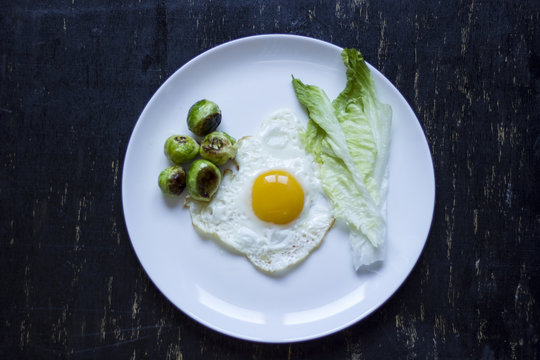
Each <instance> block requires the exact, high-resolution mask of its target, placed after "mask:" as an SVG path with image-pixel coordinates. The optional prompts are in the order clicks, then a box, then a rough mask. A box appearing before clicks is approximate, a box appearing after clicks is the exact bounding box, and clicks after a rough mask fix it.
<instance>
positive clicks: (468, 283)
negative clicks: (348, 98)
mask: <svg viewBox="0 0 540 360" xmlns="http://www.w3.org/2000/svg"><path fill="white" fill-rule="evenodd" d="M0 9H1V15H0V29H1V34H2V36H1V38H0V80H1V86H0V126H1V128H2V129H1V131H0V144H1V147H0V149H1V153H0V155H1V158H0V161H1V166H2V172H1V177H0V199H1V202H0V203H1V207H2V216H1V220H0V226H1V227H0V235H1V236H0V271H1V273H2V277H1V285H2V289H3V290H2V292H0V357H1V358H6V359H7V358H12V359H16V358H113V357H115V358H121V359H128V358H129V359H144V358H159V359H239V358H253V359H275V358H282V359H355V360H356V359H370V358H403V359H415V358H427V359H446V358H473V359H535V358H539V357H540V354H539V348H540V346H539V339H538V320H537V319H538V318H539V317H540V311H539V304H538V299H539V293H538V292H539V286H538V284H539V280H540V279H539V277H540V262H539V260H538V257H539V255H540V253H539V250H540V245H539V242H538V239H539V233H538V229H539V227H538V225H539V220H540V216H539V208H540V206H539V204H540V195H539V190H538V178H539V175H540V136H539V134H540V121H539V120H540V119H539V114H540V112H539V110H540V109H539V108H538V104H539V100H540V98H539V91H540V42H539V38H538V33H539V32H538V30H539V25H538V24H539V23H540V22H539V14H540V11H539V5H538V3H537V2H535V1H521V2H517V3H516V2H511V1H500V2H484V1H479V0H468V1H453V2H443V1H434V2H411V1H399V2H396V1H359V0H357V1H351V0H343V1H330V2H325V1H306V0H302V1H296V2H280V1H273V0H269V1H236V2H233V1H212V0H205V1H180V2H173V1H162V0H161V1H160V0H153V1H122V2H108V1H97V0H95V1H94V0H92V1H84V2H83V1H79V0H70V1H53V2H50V1H20V2H3V3H2V4H1V5H0ZM261 33H294V34H300V35H306V36H312V37H315V38H319V39H322V40H326V41H330V42H333V43H335V44H338V45H340V46H343V47H355V48H358V49H360V50H361V51H362V52H363V53H364V55H365V57H366V59H367V60H368V61H369V62H370V63H372V64H373V65H375V66H376V67H377V68H379V69H380V70H381V71H382V72H383V73H384V74H385V75H386V76H387V77H388V78H389V79H390V81H392V82H393V83H394V84H395V85H396V86H397V87H398V88H399V89H400V91H401V92H402V93H403V94H404V96H405V97H406V98H407V99H408V100H409V102H410V104H411V106H412V107H413V109H414V110H415V112H416V114H417V115H418V118H419V120H420V122H421V124H422V126H423V128H424V131H425V133H426V137H427V139H428V142H429V145H430V149H431V152H432V155H433V160H434V166H435V172H436V188H437V204H436V209H435V214H434V219H433V226H432V229H431V234H430V236H429V239H428V242H427V245H426V248H425V249H424V252H423V254H422V257H421V258H420V260H419V263H418V264H417V266H416V268H415V269H414V270H413V272H412V274H411V275H410V277H409V278H408V279H407V281H406V282H405V284H404V285H403V286H402V287H401V288H400V289H399V291H398V292H397V293H396V294H395V296H393V297H392V298H391V299H390V300H389V301H388V302H387V303H386V304H385V305H384V306H383V307H382V308H381V309H380V310H378V311H377V312H375V313H374V314H373V315H371V316H370V317H369V318H368V319H366V320H365V321H362V322H360V323H358V324H355V325H353V326H351V327H350V328H348V329H346V330H344V331H341V332H339V333H336V334H334V335H331V336H328V337H325V338H322V339H319V340H316V341H310V342H304V343H294V344H281V345H272V344H257V343H251V342H245V341H241V340H237V339H233V338H230V337H227V336H225V335H221V334H219V333H216V332H214V331H212V330H209V329H207V328H205V327H204V326H202V325H200V324H198V323H196V322H195V321H193V320H191V319H190V318H189V317H187V316H186V315H185V314H183V313H182V312H180V311H178V310H177V309H176V308H175V307H174V306H172V305H171V304H170V303H169V302H168V301H167V300H166V299H165V298H164V297H163V296H162V295H161V294H160V292H159V291H158V290H157V289H156V288H155V286H154V285H153V284H152V283H151V282H150V280H149V279H148V277H147V276H146V274H145V273H144V270H143V269H142V268H141V266H140V264H139V263H138V261H137V259H136V256H135V254H134V252H133V249H132V247H131V244H130V242H129V238H128V235H127V232H126V228H125V225H124V220H123V214H122V204H121V172H122V165H123V157H124V154H125V149H126V146H127V143H128V140H129V136H130V134H131V130H132V128H133V126H134V125H135V122H136V120H137V118H138V116H139V114H140V112H141V111H142V109H143V108H144V106H145V104H146V102H147V101H148V100H149V99H150V97H151V95H152V94H153V93H154V91H155V90H157V88H158V87H159V86H160V85H161V84H162V83H163V82H164V81H165V79H166V78H167V77H168V76H170V75H171V74H172V73H173V72H174V71H175V70H176V69H177V68H179V67H180V66H181V65H183V64H184V63H185V62H186V61H188V60H189V59H191V58H193V57H194V56H196V55H197V54H199V53H201V52H202V51H204V50H207V49H209V48H211V47H213V46H215V45H218V44H221V43H223V42H225V41H228V40H231V39H235V38H238V37H243V36H248V35H253V34H261Z"/></svg>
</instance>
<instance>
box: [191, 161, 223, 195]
mask: <svg viewBox="0 0 540 360" xmlns="http://www.w3.org/2000/svg"><path fill="white" fill-rule="evenodd" d="M219 184H221V172H220V171H219V169H218V167H217V166H216V165H214V164H212V163H211V162H210V161H207V160H203V159H199V160H195V161H194V162H193V164H191V167H190V168H189V171H188V175H187V189H188V192H189V195H190V196H191V197H192V198H193V199H195V200H200V201H210V200H211V199H212V197H213V196H214V194H215V193H216V192H217V190H218V188H219Z"/></svg>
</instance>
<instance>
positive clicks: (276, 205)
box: [252, 170, 304, 224]
mask: <svg viewBox="0 0 540 360" xmlns="http://www.w3.org/2000/svg"><path fill="white" fill-rule="evenodd" d="M252 206H253V211H254V212H255V215H257V217H258V218H259V219H261V220H263V221H267V222H271V223H274V224H287V223H290V222H291V221H293V220H294V219H296V218H297V217H298V215H300V213H301V212H302V209H303V208H304V191H303V190H302V186H300V184H299V183H298V181H297V180H296V179H295V178H294V177H293V176H292V175H291V174H289V173H288V172H286V171H283V170H270V171H267V172H264V173H262V174H261V175H259V176H258V177H257V178H256V179H255V182H254V183H253V189H252Z"/></svg>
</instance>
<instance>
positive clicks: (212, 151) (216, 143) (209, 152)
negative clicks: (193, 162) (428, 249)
mask: <svg viewBox="0 0 540 360" xmlns="http://www.w3.org/2000/svg"><path fill="white" fill-rule="evenodd" d="M201 156H202V157H203V158H204V159H206V160H209V161H211V162H213V163H214V164H216V165H223V164H225V163H226V162H227V160H229V159H234V157H235V156H236V140H234V138H233V137H231V136H230V135H229V134H227V133H225V132H219V131H214V132H212V133H210V134H208V135H206V137H205V138H204V139H203V141H202V142H201Z"/></svg>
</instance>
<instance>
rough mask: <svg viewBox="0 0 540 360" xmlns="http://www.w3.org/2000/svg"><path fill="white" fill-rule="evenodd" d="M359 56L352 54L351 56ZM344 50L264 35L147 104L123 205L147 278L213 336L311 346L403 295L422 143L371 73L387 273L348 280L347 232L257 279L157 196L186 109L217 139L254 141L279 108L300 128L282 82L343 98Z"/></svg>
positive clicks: (207, 62) (233, 47) (429, 203)
mask: <svg viewBox="0 0 540 360" xmlns="http://www.w3.org/2000/svg"><path fill="white" fill-rule="evenodd" d="M360 50H361V49H360ZM340 53H341V48H339V47H337V46H335V45H332V44H329V43H326V42H323V41H319V40H315V39H311V38H306V37H300V36H291V35H263V36H254V37H248V38H243V39H239V40H235V41H231V42H229V43H226V44H223V45H220V46H218V47H216V48H213V49H211V50H209V51H206V52H205V53H203V54H201V55H199V56H197V57H196V58H195V59H193V60H191V61H190V62H188V63H187V64H185V65H184V66H182V67H181V68H180V69H179V70H178V71H176V72H175V73H174V74H173V75H172V76H171V77H170V78H169V79H168V80H167V81H166V82H165V83H164V84H163V85H162V86H161V87H160V88H159V90H158V91H157V92H156V93H155V94H154V96H153V97H152V98H151V100H150V101H149V103H148V104H147V106H146V108H145V109H144V111H143V112H142V114H141V116H140V118H139V120H138V121H137V124H136V126H135V128H134V130H133V134H132V136H131V139H130V142H129V145H128V148H127V152H126V158H125V163H124V169H123V174H122V201H123V207H124V216H125V220H126V224H127V229H128V232H129V236H130V238H131V242H132V244H133V248H134V249H135V252H136V253H137V256H138V258H139V260H140V262H141V264H142V266H143V267H144V269H145V270H146V272H147V273H148V276H149V277H150V278H151V279H152V281H153V282H154V283H155V284H156V286H157V287H158V288H159V289H160V290H161V291H162V292H163V294H164V295H165V296H166V297H167V298H168V299H169V300H170V301H171V302H172V303H173V304H174V305H176V306H177V307H178V308H179V309H181V310H182V311H183V312H185V313H186V314H188V315H189V316H191V317H192V318H193V319H195V320H197V321H199V322H200V323H202V324H204V325H206V326H208V327H210V328H212V329H214V330H217V331H219V332H222V333H225V334H228V335H231V336H234V337H238V338H242V339H247V340H255V341H261V342H292V341H300V340H307V339H314V338H317V337H320V336H324V335H327V334H330V333H333V332H336V331H338V330H341V329H343V328H345V327H347V326H349V325H351V324H353V323H355V322H357V321H359V320H361V319H363V318H364V317H366V316H367V315H368V314H370V313H371V312H373V311H374V310H375V309H377V308H378V307H379V306H381V305H382V304H383V303H384V302H385V301H386V300H387V299H388V298H389V297H390V296H391V295H392V294H393V293H394V292H395V291H396V290H397V289H398V287H399V286H400V285H401V284H402V283H403V281H404V280H405V279H406V277H407V276H408V274H409V273H410V271H411V270H412V268H413V267H414V265H415V263H416V262H417V260H418V258H419V256H420V253H421V252H422V249H423V247H424V244H425V242H426V239H427V235H428V232H429V228H430V225H431V219H432V216H433V207H434V201H435V181H434V172H433V164H432V159H431V155H430V152H429V148H428V145H427V141H426V138H425V136H424V133H423V131H422V129H421V127H420V124H419V122H418V119H417V118H416V116H415V114H414V113H413V111H412V110H411V108H410V107H409V105H408V104H407V102H406V101H405V99H404V98H403V97H402V95H401V94H400V93H399V91H398V90H397V89H396V88H395V87H394V86H393V85H392V84H391V83H390V82H389V81H388V80H387V79H386V78H385V77H384V76H383V75H381V74H380V73H379V72H378V71H377V70H375V69H374V68H373V67H371V66H370V69H371V71H372V76H373V78H374V81H375V86H376V91H377V94H378V97H379V99H380V100H381V101H382V102H383V103H387V104H390V105H391V106H392V109H393V124H392V144H391V153H390V160H389V167H390V177H389V188H388V189H389V192H388V238H387V254H386V259H385V261H384V263H383V264H382V265H380V266H377V267H374V268H372V269H370V270H369V271H360V272H355V271H354V269H353V265H352V260H351V254H350V249H349V244H348V239H347V232H346V231H344V230H343V229H342V228H340V227H339V226H335V227H334V228H333V229H331V230H330V231H329V233H328V234H327V236H326V237H325V239H324V241H323V243H322V245H321V246H320V247H319V248H318V249H317V250H315V251H314V252H313V253H312V254H311V255H310V256H309V257H308V258H307V259H306V260H305V261H304V262H303V263H301V264H300V265H299V266H298V267H296V268H295V269H293V270H292V271H290V272H288V273H287V274H286V275H284V276H280V277H273V276H268V275H265V274H263V273H261V272H259V271H258V270H256V269H255V268H254V267H253V266H252V265H251V264H250V263H249V262H248V261H247V259H245V258H244V257H243V256H241V255H237V254H233V253H231V252H229V251H227V250H226V249H224V248H222V247H220V246H219V245H218V243H217V242H215V241H213V240H212V239H207V238H203V237H201V236H200V235H198V233H196V232H195V230H194V229H193V227H192V225H191V219H190V216H189V212H188V211H187V209H185V208H184V207H183V197H180V198H177V199H170V198H168V197H165V196H163V195H162V194H161V192H160V190H159V188H158V186H157V178H158V175H159V173H160V172H161V170H162V169H164V168H165V167H167V166H169V165H170V164H169V163H168V161H167V159H166V157H165V155H164V153H163V144H164V141H165V139H166V138H167V137H168V136H170V135H172V134H189V131H188V129H187V125H186V115H187V112H188V110H189V108H190V106H191V105H192V104H193V103H195V102H196V101H198V100H200V99H203V98H206V99H210V100H213V101H215V102H216V103H217V104H219V106H220V107H221V110H222V112H223V119H222V123H221V125H220V127H219V129H220V130H222V131H226V132H228V133H229V134H230V135H232V136H233V137H235V138H240V137H242V136H246V135H251V134H253V133H254V132H255V130H256V128H257V127H258V125H259V123H260V121H261V120H262V119H263V118H265V117H266V116H268V115H269V114H270V113H272V112H274V111H276V110H278V109H282V108H288V109H290V110H292V111H293V112H295V113H296V114H297V116H298V117H299V118H301V119H303V121H305V122H306V123H307V115H306V113H305V111H304V110H303V109H302V107H301V106H300V105H299V103H298V101H297V99H296V96H295V94H294V90H293V88H292V84H291V76H292V75H294V77H296V78H299V79H301V80H302V81H303V82H304V83H307V84H314V85H317V86H319V87H321V88H322V89H324V90H325V91H326V93H327V94H328V96H329V98H330V99H334V98H335V97H336V96H337V95H338V94H339V92H340V91H341V90H342V89H343V87H344V86H345V81H346V77H345V67H344V65H343V63H342V59H341V55H340Z"/></svg>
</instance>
